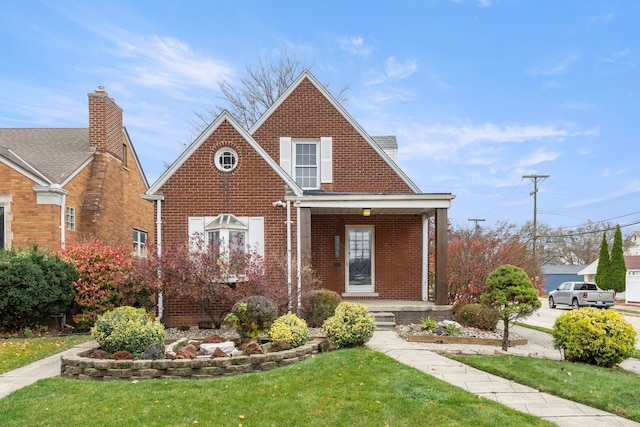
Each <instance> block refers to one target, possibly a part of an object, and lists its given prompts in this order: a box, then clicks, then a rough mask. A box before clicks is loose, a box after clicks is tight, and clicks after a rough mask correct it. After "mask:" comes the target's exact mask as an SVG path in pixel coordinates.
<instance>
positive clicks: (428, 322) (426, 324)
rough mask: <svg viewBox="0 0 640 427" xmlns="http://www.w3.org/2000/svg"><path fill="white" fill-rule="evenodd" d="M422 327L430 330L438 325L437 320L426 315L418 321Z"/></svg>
mask: <svg viewBox="0 0 640 427" xmlns="http://www.w3.org/2000/svg"><path fill="white" fill-rule="evenodd" d="M420 323H421V324H422V327H423V328H424V329H426V330H427V331H432V330H434V329H435V328H437V327H438V321H437V320H436V319H434V318H433V317H431V316H427V317H426V318H424V319H422V320H421V321H420Z"/></svg>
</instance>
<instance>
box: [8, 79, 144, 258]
mask: <svg viewBox="0 0 640 427" xmlns="http://www.w3.org/2000/svg"><path fill="white" fill-rule="evenodd" d="M88 97H89V127H88V128H3V129H0V249H9V248H20V247H25V246H32V245H38V246H39V247H40V248H48V249H56V248H60V247H64V246H65V245H66V244H67V243H69V242H76V241H80V240H82V239H85V238H96V237H97V238H100V239H102V240H104V241H105V242H107V243H112V244H126V245H131V247H132V248H133V252H134V253H138V254H140V253H141V252H142V251H143V250H144V245H145V243H146V240H147V239H148V238H152V232H153V204H152V203H150V202H149V201H147V200H144V199H142V198H141V197H140V196H141V195H142V194H144V193H145V192H146V191H147V189H148V188H149V185H148V183H147V180H146V177H145V175H144V172H143V170H142V167H141V166H140V163H139V161H138V158H137V156H136V152H135V150H134V148H133V144H132V143H131V140H130V139H129V135H128V134H127V131H126V129H125V128H124V127H123V121H122V109H121V108H120V107H119V106H118V105H117V104H116V103H115V101H114V100H113V99H112V98H110V97H109V96H108V94H107V92H106V91H105V90H104V88H102V87H100V88H98V89H97V90H95V93H90V94H88Z"/></svg>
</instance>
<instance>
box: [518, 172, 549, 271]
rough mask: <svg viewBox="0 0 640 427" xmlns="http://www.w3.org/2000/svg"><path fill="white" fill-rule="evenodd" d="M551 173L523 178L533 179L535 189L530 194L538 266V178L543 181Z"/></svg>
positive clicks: (535, 259) (534, 246)
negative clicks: (531, 197)
mask: <svg viewBox="0 0 640 427" xmlns="http://www.w3.org/2000/svg"><path fill="white" fill-rule="evenodd" d="M549 176H550V175H523V176H522V179H524V178H529V179H530V180H532V181H533V191H532V192H531V193H529V195H530V196H533V264H534V266H536V265H537V264H538V263H537V258H536V240H538V233H537V231H536V225H537V223H536V216H537V214H538V204H537V203H538V180H540V181H542V180H543V179H547V178H549Z"/></svg>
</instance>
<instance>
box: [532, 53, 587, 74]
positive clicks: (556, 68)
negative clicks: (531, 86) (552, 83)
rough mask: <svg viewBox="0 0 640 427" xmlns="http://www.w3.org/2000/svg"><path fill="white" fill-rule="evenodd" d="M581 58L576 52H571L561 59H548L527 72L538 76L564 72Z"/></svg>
mask: <svg viewBox="0 0 640 427" xmlns="http://www.w3.org/2000/svg"><path fill="white" fill-rule="evenodd" d="M578 59H579V56H578V55H576V54H569V55H567V56H566V57H564V58H561V59H559V60H551V61H549V60H546V61H544V62H543V63H542V64H540V65H536V66H534V67H531V68H529V69H528V70H527V73H529V74H531V75H534V76H537V75H542V76H554V75H557V74H564V73H565V72H567V70H568V69H569V68H570V67H571V66H572V65H573V64H574V63H575V62H577V61H578Z"/></svg>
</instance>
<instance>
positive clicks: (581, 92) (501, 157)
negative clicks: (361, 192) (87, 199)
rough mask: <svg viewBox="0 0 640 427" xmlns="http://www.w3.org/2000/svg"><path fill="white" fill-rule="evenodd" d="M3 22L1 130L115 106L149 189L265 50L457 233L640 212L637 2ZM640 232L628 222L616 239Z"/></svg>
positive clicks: (166, 5)
mask: <svg viewBox="0 0 640 427" xmlns="http://www.w3.org/2000/svg"><path fill="white" fill-rule="evenodd" d="M2 9H3V11H2V14H0V39H1V40H2V43H0V126H1V127H86V126H87V97H86V94H87V93H89V92H93V90H94V89H95V88H97V86H99V85H101V86H105V88H106V90H107V91H108V93H109V95H110V96H112V97H114V98H115V99H116V102H117V103H118V104H119V105H120V106H121V107H122V108H123V109H124V120H125V126H126V127H127V130H128V131H129V134H130V136H131V138H132V141H133V144H134V146H135V148H136V150H137V153H138V156H139V157H140V160H141V162H142V165H143V167H144V169H145V172H146V174H147V177H148V179H149V181H150V183H153V181H155V179H156V178H158V177H159V176H160V174H161V173H162V172H163V170H164V164H165V163H171V162H172V161H173V160H175V158H176V157H178V155H179V154H180V153H181V151H182V150H183V147H184V144H185V143H188V142H190V139H191V138H192V135H191V131H190V125H189V122H191V121H193V120H195V113H203V112H205V111H206V110H207V109H208V108H209V107H211V106H215V105H220V104H221V102H222V101H221V100H220V96H221V94H220V91H219V89H218V82H219V81H221V80H224V81H227V82H229V83H231V84H234V83H235V82H237V81H238V80H239V79H240V78H241V77H243V76H244V70H245V66H246V65H250V66H252V65H255V64H256V63H257V61H258V58H259V57H260V56H263V57H277V56H278V52H280V51H282V50H283V49H286V50H287V51H288V52H289V53H291V54H294V55H297V56H298V57H300V58H301V59H303V60H304V61H305V62H306V63H309V64H313V65H312V67H311V71H312V72H313V73H314V74H315V75H316V76H317V77H318V79H319V80H320V81H321V82H323V83H325V84H328V85H329V88H330V90H333V91H334V92H335V91H337V90H339V89H340V88H341V87H342V86H343V85H348V86H349V90H348V91H347V92H346V97H347V98H348V99H347V101H346V103H345V107H346V109H347V110H348V111H349V113H350V114H351V115H352V116H353V117H354V119H355V120H357V121H358V122H359V123H360V124H361V125H362V127H363V128H364V129H365V130H366V131H367V132H369V134H371V135H389V134H393V135H396V136H397V137H398V143H399V157H398V163H399V164H400V166H401V167H402V168H403V169H404V170H405V171H406V172H407V174H408V175H409V176H410V178H411V179H412V180H413V181H414V182H415V183H416V184H417V185H418V186H419V187H420V188H421V190H422V191H423V192H426V193H432V192H433V193H438V192H445V193H453V194H454V195H456V199H455V200H454V201H453V205H452V209H451V210H450V219H451V222H452V223H453V225H454V226H471V225H473V223H471V222H470V221H469V218H479V219H484V220H485V221H486V222H485V224H491V223H495V222H497V221H508V222H514V223H517V224H523V223H524V222H526V221H528V220H531V219H532V217H533V197H532V196H531V195H530V193H531V191H532V190H533V182H532V181H531V180H530V179H526V178H524V179H523V176H524V175H550V177H549V178H548V179H545V180H543V181H539V183H538V187H539V191H538V202H537V206H538V221H540V222H544V223H547V224H549V225H551V226H553V227H559V226H565V227H572V226H578V225H581V224H583V223H584V222H586V221H587V220H591V221H594V222H598V221H611V222H614V223H616V222H617V223H620V224H621V225H627V224H632V223H635V222H638V221H640V168H639V165H640V156H639V155H640V148H638V147H640V120H639V116H638V112H639V111H640V76H639V72H640V27H639V26H638V22H640V2H635V1H606V0H600V1H596V0H563V1H555V0H528V1H525V0H512V1H508V0H457V1H453V0H452V1H449V0H425V1H401V2H398V1H385V2H376V1H374V2H371V1H367V2H362V1H349V2H345V1H336V2H334V1H324V2H310V1H295V2H294V1H277V2H276V1H271V2H266V1H239V0H232V1H226V0H221V1H189V0H184V1H177V0H176V1H168V0H167V1H141V0H140V1H123V0H110V1H108V2H107V1H70V0H58V1H31V0H24V1H19V2H17V1H16V2H14V1H5V2H3V8H2ZM634 229H640V225H635V226H633V225H629V226H626V227H624V228H623V232H624V233H625V234H626V233H628V232H630V231H633V230H634Z"/></svg>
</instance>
